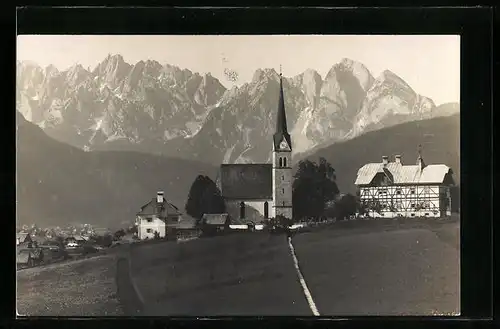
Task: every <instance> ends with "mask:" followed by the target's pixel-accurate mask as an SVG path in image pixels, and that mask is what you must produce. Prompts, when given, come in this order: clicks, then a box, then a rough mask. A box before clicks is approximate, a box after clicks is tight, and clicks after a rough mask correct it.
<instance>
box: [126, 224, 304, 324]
mask: <svg viewBox="0 0 500 329" xmlns="http://www.w3.org/2000/svg"><path fill="white" fill-rule="evenodd" d="M132 268H133V269H132V272H133V276H134V279H135V282H136V284H137V287H138V289H139V290H140V291H141V292H142V295H143V297H144V301H145V306H144V315H155V316H156V315H158V316H160V315H305V316H307V315H312V313H311V311H310V309H309V307H308V305H307V303H306V300H305V297H304V295H303V293H302V290H301V287H300V285H299V284H298V282H297V275H296V272H295V270H294V268H293V261H292V259H291V257H290V252H289V250H288V245H287V243H286V238H285V237H284V236H271V235H268V234H266V233H255V234H244V233H243V234H238V235H233V236H225V237H215V238H207V239H199V240H195V241H191V242H188V243H181V244H176V243H162V244H156V245H150V246H147V247H146V246H144V247H138V248H136V249H134V250H133V251H132Z"/></svg>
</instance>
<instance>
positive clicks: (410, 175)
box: [355, 155, 455, 218]
mask: <svg viewBox="0 0 500 329" xmlns="http://www.w3.org/2000/svg"><path fill="white" fill-rule="evenodd" d="M355 184H356V186H357V187H358V189H359V196H360V201H361V203H362V204H364V205H366V206H367V208H368V215H369V216H370V217H389V218H391V217H398V216H402V217H442V216H449V215H451V209H452V208H451V206H452V204H451V202H452V199H451V188H452V187H453V186H454V185H455V182H454V180H453V171H452V169H451V168H450V167H448V166H446V165H444V164H431V165H427V164H425V162H424V159H423V158H422V156H421V155H419V157H418V159H417V164H416V165H403V163H402V161H401V156H399V155H396V156H395V159H394V162H389V160H388V157H387V156H383V157H382V162H380V163H368V164H365V165H364V166H363V167H361V168H360V169H359V171H358V174H357V177H356V182H355ZM454 202H455V201H454Z"/></svg>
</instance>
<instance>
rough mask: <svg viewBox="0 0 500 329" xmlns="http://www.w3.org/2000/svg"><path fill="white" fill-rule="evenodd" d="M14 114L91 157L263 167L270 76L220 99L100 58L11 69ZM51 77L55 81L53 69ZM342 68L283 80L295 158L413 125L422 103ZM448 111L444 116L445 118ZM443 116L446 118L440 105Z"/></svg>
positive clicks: (345, 63) (205, 79)
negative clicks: (141, 155) (124, 153)
mask: <svg viewBox="0 0 500 329" xmlns="http://www.w3.org/2000/svg"><path fill="white" fill-rule="evenodd" d="M17 66H18V80H17V82H18V83H17V86H18V89H17V95H16V100H17V108H18V110H19V111H20V112H21V113H22V114H23V115H24V116H25V117H26V118H27V119H28V120H29V121H31V122H33V123H36V124H38V125H39V126H41V127H43V129H44V131H45V132H46V133H48V134H49V135H51V136H52V137H54V138H56V139H59V140H61V141H64V142H68V143H70V144H72V145H74V146H78V147H81V148H82V147H88V148H89V149H91V150H105V149H108V150H113V149H115V150H116V149H121V150H123V149H129V150H130V149H132V150H141V151H146V152H152V153H158V152H160V153H163V154H164V155H169V156H177V157H183V158H189V159H198V160H200V161H207V162H211V163H221V162H229V163H231V162H233V163H234V162H237V161H239V162H245V161H246V162H248V161H250V162H262V161H264V162H265V161H269V155H270V152H271V149H270V147H271V143H269V138H271V137H270V136H272V133H273V131H274V120H275V117H276V113H275V112H276V108H277V101H278V86H279V83H278V82H279V74H278V72H277V71H276V69H274V68H263V69H257V70H256V71H255V72H254V74H253V77H252V80H251V81H250V82H247V83H245V84H243V85H241V86H240V87H237V86H233V87H232V88H231V89H230V90H227V89H226V88H225V87H224V86H223V85H222V84H221V82H220V81H219V80H218V79H217V78H215V77H213V76H212V75H211V74H210V73H201V74H200V73H195V72H192V71H190V70H188V69H181V68H179V67H177V66H174V65H170V64H165V65H163V66H162V65H161V64H160V63H159V62H157V61H155V60H141V61H138V62H137V63H135V64H134V65H130V64H128V63H126V62H125V61H124V60H123V57H122V56H120V55H113V56H111V55H109V56H108V57H106V58H105V59H104V60H103V61H102V62H101V63H100V64H99V65H98V66H97V67H96V68H95V69H94V71H92V73H90V72H89V71H88V70H85V69H84V68H83V67H82V66H81V65H75V66H73V67H72V68H71V69H70V70H67V71H65V72H62V73H60V74H56V73H54V75H53V76H52V77H51V78H50V79H49V78H47V77H49V76H50V74H49V72H50V71H52V69H50V70H48V69H45V70H42V69H40V68H37V66H36V65H29V63H28V64H26V63H24V64H23V63H21V62H18V65H17ZM53 72H57V71H56V70H55V68H54V70H53ZM374 81H375V79H374V78H373V76H372V75H371V73H370V72H369V71H368V70H367V69H366V67H365V66H364V65H363V64H361V63H359V62H356V61H354V60H350V59H347V58H344V59H342V60H341V61H340V62H339V63H337V64H335V65H333V66H332V68H331V69H330V71H329V72H328V74H327V76H326V77H325V79H322V77H321V76H320V74H319V73H318V72H317V71H315V70H314V69H311V68H310V69H307V70H305V71H304V72H303V73H301V74H299V75H297V76H295V77H293V78H283V83H284V89H285V90H284V92H285V107H286V109H287V121H288V127H289V130H290V134H291V135H292V138H293V139H294V151H295V152H297V153H300V152H304V151H307V150H310V149H311V148H314V147H319V146H324V145H329V144H331V143H333V142H337V141H340V140H343V139H347V138H351V137H352V134H351V132H352V131H354V134H355V135H356V134H360V133H364V132H365V131H369V130H373V129H378V128H381V127H387V126H390V125H393V124H395V123H399V122H401V121H404V120H419V119H421V118H422V117H424V116H429V115H439V113H437V114H436V113H434V111H433V109H434V108H435V105H434V103H433V102H432V100H430V99H428V98H427V97H424V96H420V95H418V94H416V93H415V92H413V90H412V89H411V88H409V87H408V88H407V87H405V86H407V84H406V83H404V81H403V82H401V79H400V78H399V77H397V75H395V74H393V73H392V72H390V71H384V72H383V73H382V74H381V75H380V76H379V77H378V78H377V80H376V83H374ZM448 108H449V110H447V109H448ZM447 109H446V111H444V110H443V112H447V113H448V112H453V111H455V107H453V106H449V107H447Z"/></svg>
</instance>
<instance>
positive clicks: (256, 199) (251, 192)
mask: <svg viewBox="0 0 500 329" xmlns="http://www.w3.org/2000/svg"><path fill="white" fill-rule="evenodd" d="M272 143H273V151H272V152H273V156H272V163H269V164H267V163H264V164H222V165H221V167H220V172H219V178H218V182H217V184H218V186H219V188H220V190H221V193H222V196H223V197H224V199H225V200H226V201H230V202H238V203H239V204H240V218H241V219H246V212H245V209H246V207H247V206H250V207H252V208H254V209H256V210H258V211H259V213H260V214H261V215H262V216H263V217H264V218H273V217H276V216H279V215H282V216H285V217H287V218H292V215H293V214H292V179H293V173H292V139H291V137H290V134H289V133H288V129H287V123H286V113H285V101H284V96H283V80H282V76H281V74H280V89H279V100H278V113H277V119H276V130H275V133H274V134H273V138H272Z"/></svg>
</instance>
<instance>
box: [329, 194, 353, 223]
mask: <svg viewBox="0 0 500 329" xmlns="http://www.w3.org/2000/svg"><path fill="white" fill-rule="evenodd" d="M357 205H358V203H357V201H356V197H355V196H354V195H352V194H346V195H344V196H342V198H341V199H340V200H339V201H338V202H336V204H335V210H336V211H335V212H336V216H335V217H336V218H337V219H338V220H343V219H345V218H348V217H350V216H354V215H355V214H356V208H357Z"/></svg>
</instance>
